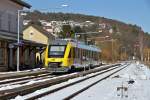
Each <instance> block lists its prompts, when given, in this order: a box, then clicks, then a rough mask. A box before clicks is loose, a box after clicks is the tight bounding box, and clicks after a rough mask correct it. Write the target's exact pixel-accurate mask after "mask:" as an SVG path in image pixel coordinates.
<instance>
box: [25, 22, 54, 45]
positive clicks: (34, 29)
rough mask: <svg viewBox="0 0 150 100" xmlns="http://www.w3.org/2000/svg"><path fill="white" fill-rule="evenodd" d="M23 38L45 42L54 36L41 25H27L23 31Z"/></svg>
mask: <svg viewBox="0 0 150 100" xmlns="http://www.w3.org/2000/svg"><path fill="white" fill-rule="evenodd" d="M23 39H25V40H30V41H34V42H37V43H42V44H47V43H48V41H49V40H53V39H55V37H54V36H53V35H52V34H51V33H49V32H48V31H46V30H44V29H43V27H41V26H37V25H29V26H28V27H27V28H25V29H24V31H23Z"/></svg>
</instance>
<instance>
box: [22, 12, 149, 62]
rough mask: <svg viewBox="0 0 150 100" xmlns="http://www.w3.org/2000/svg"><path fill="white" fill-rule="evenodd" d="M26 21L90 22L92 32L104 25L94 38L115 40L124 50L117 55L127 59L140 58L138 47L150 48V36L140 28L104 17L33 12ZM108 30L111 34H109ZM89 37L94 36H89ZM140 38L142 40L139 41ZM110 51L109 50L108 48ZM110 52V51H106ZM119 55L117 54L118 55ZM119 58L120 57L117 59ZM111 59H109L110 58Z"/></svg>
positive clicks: (119, 50)
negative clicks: (123, 53)
mask: <svg viewBox="0 0 150 100" xmlns="http://www.w3.org/2000/svg"><path fill="white" fill-rule="evenodd" d="M25 19H27V20H32V21H35V22H36V21H38V20H39V19H40V20H47V21H64V20H65V21H67V20H68V21H70V20H72V21H75V22H85V21H91V22H94V23H95V25H96V26H97V27H95V26H94V27H93V28H92V29H94V30H92V29H91V30H92V31H98V30H99V26H98V25H99V24H102V23H104V24H106V26H107V27H106V28H105V29H102V33H100V34H99V35H96V37H101V36H107V35H109V36H110V37H111V38H113V39H116V40H117V41H118V42H116V43H117V45H119V47H121V48H125V50H122V49H121V48H119V49H118V51H116V52H117V53H121V52H122V51H124V52H125V53H126V54H125V56H127V57H129V56H130V57H132V56H135V54H136V56H137V57H138V58H140V49H139V48H140V47H141V44H143V49H145V48H150V34H148V33H145V32H143V30H142V29H141V27H140V26H137V25H132V24H127V23H124V22H121V21H117V20H113V19H108V18H104V17H98V16H91V15H83V14H72V13H41V12H39V11H34V12H31V13H28V15H27V16H26V17H25ZM110 29H112V30H113V32H111V33H110V32H109V31H110ZM90 36H94V34H93V35H90ZM141 38H142V39H141ZM109 49H110V48H109ZM108 52H110V51H108ZM118 55H119V54H118ZM118 58H120V55H119V57H118ZM110 59H111V58H110Z"/></svg>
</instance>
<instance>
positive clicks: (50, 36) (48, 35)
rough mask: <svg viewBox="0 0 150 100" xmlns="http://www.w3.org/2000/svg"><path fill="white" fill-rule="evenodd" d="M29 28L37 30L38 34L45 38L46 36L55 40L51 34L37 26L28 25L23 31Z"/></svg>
mask: <svg viewBox="0 0 150 100" xmlns="http://www.w3.org/2000/svg"><path fill="white" fill-rule="evenodd" d="M30 26H32V27H33V28H35V29H36V30H38V31H39V32H41V33H42V34H44V35H45V36H47V37H48V38H50V39H54V38H55V37H54V36H53V35H52V34H51V33H49V32H48V31H46V30H44V29H43V27H42V26H39V25H35V24H31V25H28V26H27V27H26V28H25V29H27V28H28V27H30ZM25 29H24V30H25Z"/></svg>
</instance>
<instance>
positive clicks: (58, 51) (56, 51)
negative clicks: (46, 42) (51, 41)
mask: <svg viewBox="0 0 150 100" xmlns="http://www.w3.org/2000/svg"><path fill="white" fill-rule="evenodd" d="M65 48H66V46H64V45H50V46H49V54H48V57H49V58H52V57H59V58H60V57H61V58H62V57H64V53H65Z"/></svg>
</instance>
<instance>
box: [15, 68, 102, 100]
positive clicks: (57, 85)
mask: <svg viewBox="0 0 150 100" xmlns="http://www.w3.org/2000/svg"><path fill="white" fill-rule="evenodd" d="M102 67H104V66H102ZM98 73H100V72H97V73H92V74H89V75H86V76H82V77H78V78H74V79H70V80H68V81H67V82H63V83H60V84H56V85H53V86H50V87H48V88H44V89H41V90H37V91H35V92H33V93H31V94H28V95H25V96H17V97H16V98H15V99H14V100H18V99H21V100H24V99H27V98H30V97H32V96H33V95H38V94H40V93H43V92H46V91H49V90H53V89H55V88H58V87H61V86H64V85H67V84H69V83H72V82H75V81H78V80H81V79H84V78H85V77H89V76H93V75H95V74H98ZM72 74H74V73H72ZM64 76H65V75H64ZM100 77H102V76H100ZM86 83H87V82H84V84H86ZM88 83H89V84H90V80H89V82H88ZM84 84H81V85H84ZM81 85H80V86H78V87H81ZM85 86H86V85H85ZM81 88H82V87H81ZM76 89H78V88H76V87H75V89H73V88H72V89H71V90H76ZM69 90H70V89H69ZM72 92H73V91H72ZM61 94H62V95H63V93H61ZM57 97H58V98H57V100H60V98H59V97H60V96H57ZM52 98H53V97H52ZM49 99H50V98H49V97H48V99H47V98H44V100H49ZM54 100H56V98H55V99H54Z"/></svg>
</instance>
